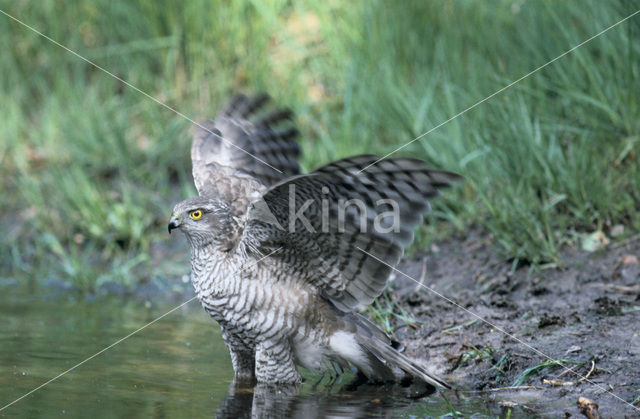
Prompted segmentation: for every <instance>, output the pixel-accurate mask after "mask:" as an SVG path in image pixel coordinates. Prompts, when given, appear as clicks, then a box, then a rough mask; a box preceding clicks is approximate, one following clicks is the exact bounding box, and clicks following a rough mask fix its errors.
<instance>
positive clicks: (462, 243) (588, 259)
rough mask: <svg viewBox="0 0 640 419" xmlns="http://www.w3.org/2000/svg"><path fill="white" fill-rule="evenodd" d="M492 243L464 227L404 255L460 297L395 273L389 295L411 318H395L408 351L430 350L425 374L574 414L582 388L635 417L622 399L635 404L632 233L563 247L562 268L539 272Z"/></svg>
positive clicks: (503, 399) (638, 360) (639, 370)
mask: <svg viewBox="0 0 640 419" xmlns="http://www.w3.org/2000/svg"><path fill="white" fill-rule="evenodd" d="M493 246H494V245H493V244H492V243H491V241H490V239H489V238H486V237H483V236H481V235H478V234H471V235H470V236H468V237H466V238H452V239H449V240H446V241H444V242H442V243H439V244H438V245H434V246H432V248H431V249H430V250H429V251H427V252H426V253H425V254H424V255H423V256H421V257H418V258H414V259H413V260H406V261H404V262H403V263H401V265H400V267H399V269H400V270H401V271H402V272H404V273H406V274H408V275H409V276H411V277H412V278H414V279H416V280H417V281H422V283H423V284H424V285H426V286H428V287H430V288H432V289H433V290H435V291H437V292H438V293H441V294H442V295H444V296H446V297H448V298H450V299H451V300H453V301H455V302H456V303H457V304H459V305H460V307H456V306H455V305H453V304H452V303H450V302H448V301H446V300H445V299H443V298H441V297H439V296H438V295H436V294H435V293H434V292H431V291H429V290H427V289H425V288H423V287H421V286H419V285H418V284H417V283H416V282H414V281H413V280H411V279H408V278H406V277H404V276H403V275H401V274H396V275H395V278H394V281H393V284H394V285H393V289H394V291H393V295H394V298H396V299H397V303H398V304H399V305H400V306H402V307H403V308H405V309H407V310H408V311H409V312H410V313H411V314H412V316H413V318H414V319H415V321H416V324H415V325H406V324H405V325H404V326H403V325H402V324H401V323H398V324H397V326H398V327H399V329H398V330H397V332H396V337H397V338H398V339H399V340H401V341H402V342H404V343H405V344H406V351H407V353H408V354H409V355H412V356H414V357H417V358H425V354H427V357H428V359H429V360H430V361H428V363H429V364H430V365H431V366H433V367H434V371H436V372H438V373H440V374H443V375H446V376H447V377H448V378H449V380H450V381H452V382H454V383H455V384H456V385H457V386H458V387H459V388H461V389H464V391H471V392H483V393H488V394H489V397H490V398H491V399H495V401H496V402H498V403H501V404H503V405H505V406H509V405H518V406H520V409H522V411H527V412H530V413H531V414H535V413H538V414H542V415H550V416H552V417H562V416H565V415H571V416H574V417H575V416H577V417H582V415H581V413H580V410H579V408H578V405H577V401H578V398H579V397H581V396H582V397H587V398H589V399H592V400H593V401H595V402H596V403H597V404H598V405H599V411H600V413H601V414H602V415H603V417H637V416H640V411H638V410H634V409H633V408H632V407H631V406H629V405H628V404H627V403H625V402H624V401H626V402H629V403H633V404H634V406H635V407H636V408H640V266H639V263H638V258H639V257H640V240H628V241H627V242H626V243H623V244H620V245H618V246H614V247H612V248H609V249H608V250H604V251H600V252H597V253H586V252H583V251H578V250H567V251H566V252H565V254H564V255H563V258H562V260H563V265H562V266H559V267H554V268H549V269H544V270H533V269H531V268H528V267H524V268H519V269H517V270H515V271H514V270H513V267H512V264H511V263H509V262H508V261H505V260H501V259H500V258H499V256H498V254H497V253H496V252H495V251H494V250H492V249H493ZM463 308H464V309H466V310H469V312H472V313H475V314H477V315H478V316H480V317H482V318H483V319H484V320H486V321H487V322H488V323H491V324H488V323H486V322H483V321H481V320H479V319H478V318H477V317H475V316H474V315H473V314H471V313H469V312H467V311H465V310H464V309H463ZM499 329H502V330H503V331H504V332H508V333H509V334H511V335H512V336H513V337H509V336H507V335H506V334H505V333H503V332H502V331H500V330H499ZM516 339H517V340H516ZM518 340H519V341H518ZM534 348H535V349H534ZM543 354H544V355H543ZM545 355H546V356H548V357H549V358H551V359H552V360H555V361H560V362H554V361H551V360H550V359H549V358H547V357H546V356H545ZM563 366H564V367H566V368H569V369H571V370H572V371H575V372H576V373H578V374H579V375H580V376H577V375H575V374H574V373H572V372H570V371H567V370H566V369H565V368H564V367H563ZM509 388H510V389H509ZM607 391H609V392H611V393H613V394H615V396H618V397H620V399H623V400H624V401H622V400H620V399H617V398H616V397H615V396H613V395H612V394H610V393H607Z"/></svg>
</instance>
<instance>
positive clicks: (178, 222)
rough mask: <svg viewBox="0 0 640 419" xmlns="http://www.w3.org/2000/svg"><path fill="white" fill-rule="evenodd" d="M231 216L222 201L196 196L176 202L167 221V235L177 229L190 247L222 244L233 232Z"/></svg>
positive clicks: (227, 207)
mask: <svg viewBox="0 0 640 419" xmlns="http://www.w3.org/2000/svg"><path fill="white" fill-rule="evenodd" d="M233 224H234V222H233V216H232V214H231V211H230V209H229V206H228V205H227V204H226V203H224V202H223V201H221V200H219V199H216V198H211V197H206V196H197V197H194V198H189V199H185V200H184V201H181V202H178V203H177V204H176V205H175V206H174V207H173V213H172V214H171V219H170V220H169V233H171V230H174V229H179V230H180V231H182V232H183V233H184V234H185V235H186V236H187V239H189V242H190V243H191V245H192V246H194V245H197V246H204V245H207V244H210V243H224V242H227V241H228V240H229V236H230V235H231V234H232V232H233V230H234V225H233Z"/></svg>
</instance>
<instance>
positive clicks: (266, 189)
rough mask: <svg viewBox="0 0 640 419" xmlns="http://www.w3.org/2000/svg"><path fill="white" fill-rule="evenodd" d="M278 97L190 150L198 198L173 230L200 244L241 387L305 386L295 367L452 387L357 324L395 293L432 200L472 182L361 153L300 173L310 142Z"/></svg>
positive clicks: (232, 105) (243, 108) (236, 111)
mask: <svg viewBox="0 0 640 419" xmlns="http://www.w3.org/2000/svg"><path fill="white" fill-rule="evenodd" d="M267 103H268V97H267V96H265V95H260V96H256V97H253V98H247V97H246V96H243V95H238V96H235V97H234V98H233V99H232V100H231V101H230V102H229V104H227V106H226V107H225V108H224V109H223V110H222V112H221V113H220V115H219V116H218V117H217V118H216V119H215V120H209V121H206V122H204V123H203V124H202V125H200V126H199V128H198V130H197V132H196V134H195V136H194V138H193V143H192V147H191V159H192V162H193V178H194V181H195V184H196V188H197V190H198V194H199V196H197V197H193V198H189V199H187V200H184V201H182V202H179V203H178V204H176V205H175V207H174V209H173V214H172V216H171V220H170V222H169V232H171V230H173V229H178V230H180V231H182V232H183V233H184V234H185V235H186V237H187V239H188V241H189V243H190V246H191V270H192V272H191V280H192V282H193V285H194V287H195V290H196V293H197V296H198V299H199V300H200V302H201V303H202V306H203V307H204V309H205V310H206V311H207V313H209V314H210V315H211V317H213V318H214V319H215V320H216V321H217V322H218V323H219V324H220V327H221V328H222V337H223V339H224V341H225V343H226V345H227V347H228V348H229V351H230V353H231V360H232V363H233V368H234V371H235V375H236V378H237V379H239V380H253V379H257V381H258V382H263V383H277V384H295V383H299V382H301V381H302V377H301V375H300V373H299V372H298V370H297V368H296V366H297V365H302V366H304V367H306V368H309V369H312V370H322V369H325V368H327V367H330V366H334V367H356V368H357V369H358V370H359V371H360V372H361V373H362V374H364V375H365V376H366V377H367V378H369V379H370V380H371V381H375V382H387V381H393V380H395V379H396V375H395V374H394V369H396V368H399V369H400V370H403V371H404V372H405V373H406V374H408V375H410V376H412V377H415V378H417V379H420V380H421V381H424V382H425V383H428V384H430V385H433V386H439V387H448V385H447V384H446V383H445V382H444V381H443V380H441V379H439V378H437V377H436V376H434V375H432V374H430V373H428V372H427V371H426V370H425V369H424V368H423V367H422V366H420V365H418V364H417V363H416V362H414V361H412V360H410V359H409V358H407V357H406V356H404V355H402V354H401V353H399V352H398V351H396V349H394V347H393V346H392V341H391V339H390V338H389V337H388V336H387V335H386V334H385V333H384V332H383V331H382V330H381V329H380V328H379V327H378V326H376V325H375V324H373V323H372V322H370V321H369V320H367V319H366V318H365V317H363V316H362V315H360V314H358V313H357V312H356V311H355V309H356V308H357V307H360V306H363V305H367V304H370V303H371V302H372V301H373V300H374V299H375V298H376V297H377V296H378V295H379V294H380V293H381V292H382V291H383V289H384V288H385V286H386V283H387V280H388V277H389V275H390V273H391V271H392V267H393V266H395V265H396V264H397V263H398V261H399V259H400V257H401V256H402V253H403V249H404V247H406V246H407V245H408V244H409V243H410V242H411V241H412V239H413V228H414V227H415V226H416V225H417V224H419V223H420V222H421V221H422V217H423V214H424V213H425V212H426V211H427V210H428V208H429V204H428V199H430V198H433V197H436V196H437V195H438V189H439V188H444V187H447V186H449V185H450V184H451V182H453V181H455V180H457V179H458V178H459V176H458V175H456V174H454V173H450V172H445V171H440V170H432V169H429V168H428V167H427V166H426V163H425V162H423V161H421V160H417V159H408V158H389V159H384V160H379V159H378V157H376V156H372V155H359V156H355V157H349V158H345V159H342V160H338V161H335V162H333V163H330V164H328V165H326V166H323V167H321V168H319V169H316V170H314V171H312V172H310V173H307V174H301V173H300V166H299V164H298V161H297V159H298V157H299V155H300V148H299V146H298V144H297V143H296V142H295V137H296V136H297V133H298V131H297V130H296V129H295V127H294V126H293V125H292V114H291V112H290V111H288V110H275V111H269V110H268V108H267V107H266V106H265V105H266V104H267Z"/></svg>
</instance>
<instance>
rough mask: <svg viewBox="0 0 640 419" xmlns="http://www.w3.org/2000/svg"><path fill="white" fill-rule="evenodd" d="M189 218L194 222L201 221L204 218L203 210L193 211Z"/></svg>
mask: <svg viewBox="0 0 640 419" xmlns="http://www.w3.org/2000/svg"><path fill="white" fill-rule="evenodd" d="M189 217H191V218H192V219H194V220H199V219H201V218H202V210H199V209H197V210H194V211H191V212H190V213H189Z"/></svg>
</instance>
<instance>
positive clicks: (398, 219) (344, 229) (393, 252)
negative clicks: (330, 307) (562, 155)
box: [240, 155, 460, 311]
mask: <svg viewBox="0 0 640 419" xmlns="http://www.w3.org/2000/svg"><path fill="white" fill-rule="evenodd" d="M377 160H378V158H377V157H376V156H368V155H363V156H355V157H351V158H346V159H343V160H339V161H336V162H334V163H331V164H329V165H326V166H323V167H321V168H319V169H317V170H315V171H313V172H311V173H309V174H305V175H299V176H294V177H292V178H290V179H286V180H284V181H281V182H279V183H277V184H275V185H273V186H271V187H270V188H269V189H268V190H266V191H265V192H264V193H263V195H262V197H261V198H260V199H259V200H257V201H254V202H253V203H252V204H251V206H250V208H249V211H248V213H247V224H246V226H245V229H244V232H243V236H242V239H241V241H240V246H242V251H244V252H247V253H253V254H255V255H256V256H258V255H262V254H267V253H268V252H271V251H273V250H274V249H277V248H282V249H281V250H280V251H278V252H276V253H274V254H273V255H272V256H271V257H272V258H278V259H280V260H281V262H283V263H285V264H286V265H287V268H288V269H289V271H290V274H292V275H293V274H295V276H296V277H298V278H301V279H302V280H306V281H308V282H310V283H311V284H313V285H314V286H316V287H317V288H318V289H319V290H320V292H321V293H322V294H323V295H324V296H325V297H326V298H328V299H329V300H330V301H331V302H333V304H334V305H335V306H336V307H338V308H339V309H341V310H343V311H349V310H352V309H353V308H354V307H355V306H357V305H359V304H370V303H371V302H372V301H373V299H374V298H375V297H377V296H378V295H379V294H380V293H381V292H382V290H383V289H384V287H385V285H386V282H387V279H388V277H389V274H390V273H391V268H390V267H389V266H388V265H391V266H395V265H396V263H397V262H398V261H399V259H400V257H401V256H402V253H403V249H404V247H405V246H407V245H408V244H409V243H410V242H411V241H412V239H413V228H414V227H415V226H416V225H417V224H418V223H419V222H420V221H421V220H422V216H423V214H424V213H425V212H426V211H427V210H428V209H429V203H428V199H430V198H434V197H436V196H438V195H439V192H438V189H439V188H444V187H448V186H449V185H450V184H451V182H453V181H455V180H457V179H459V178H460V176H459V175H456V174H454V173H450V172H445V171H439V170H431V169H429V168H427V166H426V163H425V162H423V161H421V160H417V159H405V158H393V159H386V160H382V161H379V162H378V163H376V164H375V165H373V166H370V167H368V168H367V166H369V165H370V164H371V163H373V162H376V161H377ZM364 168H367V169H366V170H364V171H361V170H362V169H364ZM371 255H373V256H371Z"/></svg>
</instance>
